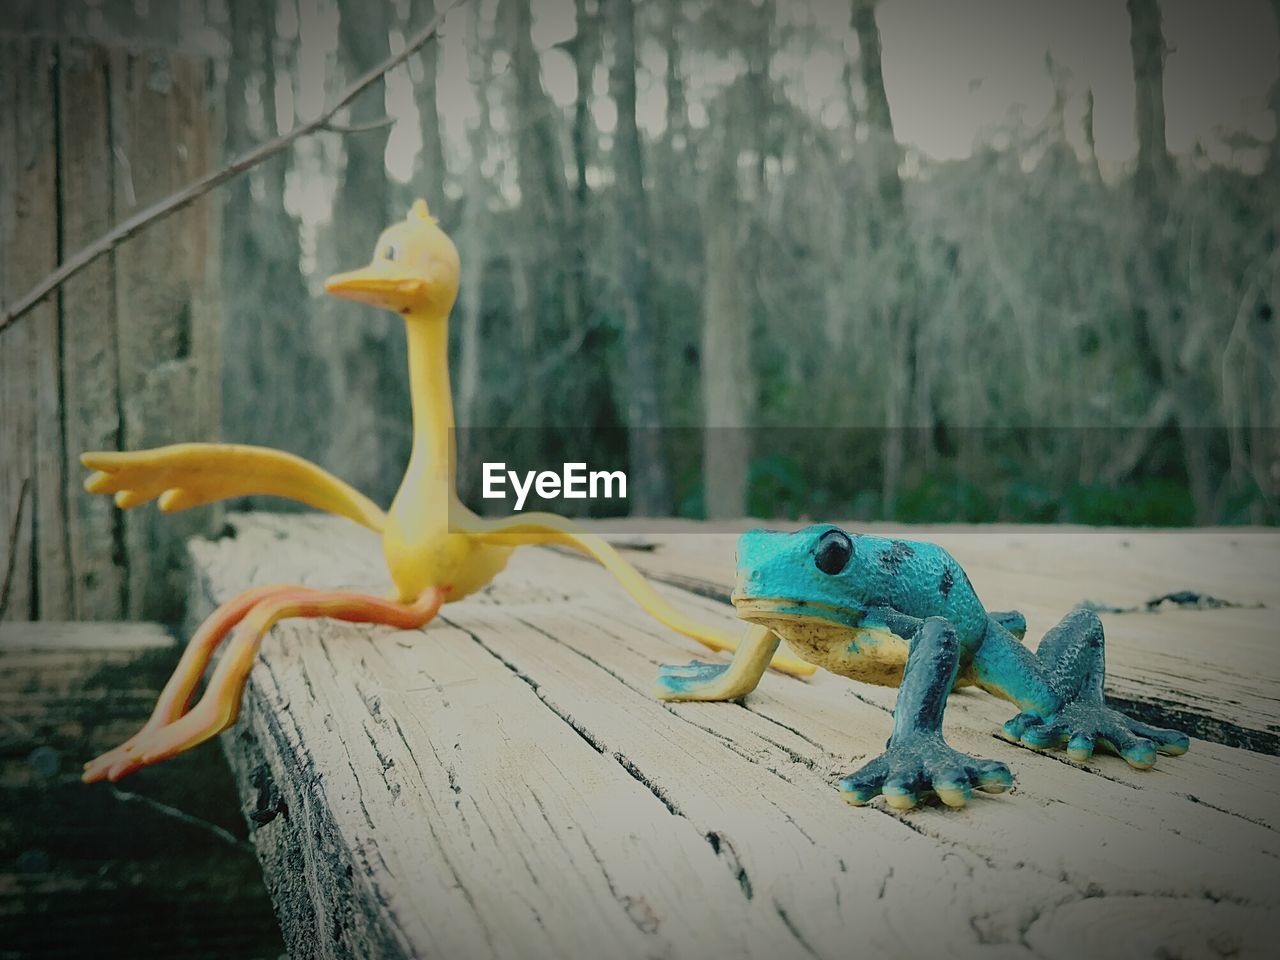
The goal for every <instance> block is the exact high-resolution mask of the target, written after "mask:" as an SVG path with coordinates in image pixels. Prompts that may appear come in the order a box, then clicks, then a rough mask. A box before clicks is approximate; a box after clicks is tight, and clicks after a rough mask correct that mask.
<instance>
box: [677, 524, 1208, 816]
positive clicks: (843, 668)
mask: <svg viewBox="0 0 1280 960" xmlns="http://www.w3.org/2000/svg"><path fill="white" fill-rule="evenodd" d="M733 603H734V606H735V608H736V609H737V613H738V616H740V617H741V618H742V619H743V620H746V621H748V622H749V623H751V624H753V625H754V626H753V628H752V629H751V630H750V631H748V635H747V637H746V638H745V639H744V640H743V642H742V643H741V644H740V645H739V647H738V650H737V652H736V654H735V655H734V658H733V662H732V663H730V664H710V663H700V662H698V661H694V662H693V663H690V664H688V665H684V666H663V667H661V668H660V672H659V675H658V690H657V694H658V696H659V697H660V698H661V699H663V700H735V699H738V698H739V697H743V696H746V694H748V693H750V692H751V691H752V690H754V689H755V687H756V685H757V684H758V683H759V682H760V678H761V676H762V675H763V674H764V671H765V669H766V668H767V666H768V664H769V660H770V658H771V657H772V656H773V653H774V651H775V650H776V649H777V646H778V643H779V640H780V639H782V640H786V641H787V644H788V646H790V647H791V649H792V650H793V651H794V652H795V653H797V654H798V655H799V656H800V657H802V658H803V659H805V660H807V661H809V662H810V663H813V664H816V665H817V666H819V667H824V668H825V669H827V670H830V671H831V672H832V673H837V674H840V675H841V676H845V677H851V678H853V679H855V680H863V681H866V682H868V683H878V684H883V685H886V686H896V687H898V688H899V690H898V699H897V704H896V706H895V708H894V712H893V718H894V719H893V735H892V736H891V737H890V738H889V742H888V744H887V747H886V749H885V752H884V753H882V754H881V755H880V756H878V757H876V758H875V759H874V760H872V761H871V762H870V763H868V764H866V765H865V766H864V767H862V769H860V770H858V771H857V772H855V773H853V774H850V775H849V776H847V777H845V778H844V779H843V780H841V781H840V785H839V786H840V791H841V794H842V795H843V796H844V798H845V799H846V800H848V801H849V802H850V803H853V804H856V805H862V804H865V803H868V802H869V801H870V800H872V799H873V798H875V797H877V796H880V795H883V796H884V798H885V800H886V801H887V802H888V803H889V805H890V806H892V807H895V808H897V809H900V810H909V809H911V808H912V807H914V806H915V805H916V804H917V803H918V802H920V801H921V800H923V799H925V798H927V797H928V796H930V795H933V794H936V795H937V797H938V798H939V799H940V800H941V801H942V802H943V803H945V804H947V805H948V806H953V807H960V806H964V804H965V802H966V801H967V800H968V799H969V798H970V797H971V796H972V794H973V791H974V790H975V789H976V790H982V791H986V792H989V793H1000V792H1003V791H1004V790H1007V789H1008V788H1009V787H1010V786H1011V785H1012V783H1013V776H1012V774H1011V773H1010V772H1009V768H1008V767H1007V766H1006V765H1005V764H1003V763H999V762H996V761H992V760H980V759H977V758H975V757H971V756H968V755H967V754H963V753H961V752H959V751H958V750H954V749H952V748H951V747H950V746H948V745H947V742H946V741H945V740H944V739H943V736H942V716H943V712H944V710H945V708H946V703H947V696H948V695H949V694H950V693H951V691H952V690H954V689H955V688H956V687H957V686H965V685H969V684H974V685H977V686H978V687H981V688H982V689H983V690H986V691H987V692H988V693H992V694H994V695H995V696H997V697H1001V698H1003V699H1005V700H1009V701H1011V702H1013V703H1015V704H1017V706H1018V709H1019V710H1020V711H1021V712H1020V713H1019V714H1018V715H1017V716H1015V717H1014V718H1013V719H1012V720H1010V721H1008V722H1007V723H1006V724H1005V725H1004V727H1003V728H1002V730H1001V732H1000V735H1001V736H1002V737H1003V738H1004V739H1006V740H1008V741H1010V742H1012V743H1021V744H1024V745H1026V746H1028V747H1032V748H1034V749H1037V750H1047V749H1050V748H1054V747H1060V746H1062V745H1063V744H1065V745H1066V750H1067V755H1068V756H1070V757H1071V758H1072V759H1073V760H1077V761H1084V760H1087V759H1089V757H1090V756H1092V754H1093V751H1094V748H1095V747H1100V748H1103V749H1107V750H1110V751H1112V752H1114V753H1118V754H1119V755H1120V756H1121V757H1123V758H1124V759H1125V760H1126V761H1127V762H1128V763H1129V765H1130V766H1133V767H1136V768H1138V769H1147V768H1149V767H1151V766H1152V765H1153V764H1154V763H1155V760H1156V754H1157V753H1165V754H1170V755H1176V754H1181V753H1185V752H1186V750H1187V747H1188V744H1189V741H1188V738H1187V736H1186V735H1185V734H1182V733H1179V732H1178V731H1176V730H1165V729H1161V728H1159V727H1152V726H1148V725H1147V724H1144V723H1140V722H1139V721H1137V720H1134V719H1132V718H1130V717H1128V716H1126V715H1125V714H1123V713H1121V712H1119V711H1118V710H1113V709H1111V708H1110V707H1108V706H1107V703H1106V699H1105V697H1104V696H1103V679H1104V673H1105V669H1106V668H1105V662H1104V657H1103V631H1102V622H1101V620H1099V619H1098V616H1097V614H1096V613H1094V612H1093V611H1092V610H1087V609H1076V610H1073V611H1072V612H1071V613H1069V614H1067V615H1066V616H1065V617H1064V618H1063V619H1062V621H1061V622H1060V623H1059V624H1058V625H1057V626H1055V627H1054V628H1053V629H1052V630H1050V631H1049V632H1048V633H1047V634H1045V636H1044V638H1043V639H1042V640H1041V641H1040V645H1039V647H1038V648H1037V650H1036V652H1035V653H1032V652H1031V651H1030V650H1028V649H1027V648H1026V647H1024V646H1023V645H1022V643H1021V638H1022V636H1023V635H1024V634H1025V632H1026V621H1025V619H1024V618H1023V617H1022V615H1021V614H1019V613H989V612H988V611H987V610H986V608H985V607H983V605H982V602H981V601H980V600H979V599H978V595H977V593H976V592H975V591H974V589H973V586H972V585H971V584H970V583H969V578H968V577H967V576H966V575H965V572H964V570H962V569H961V568H960V564H958V563H957V562H956V561H955V558H953V557H952V556H951V555H950V554H949V553H947V551H945V550H943V549H942V548H941V547H938V546H935V545H934V544H931V543H913V542H911V541H908V540H896V539H885V538H882V537H873V536H860V535H858V534H849V533H846V532H845V531H843V530H841V529H839V528H838V527H834V526H831V525H819V526H813V527H808V528H806V529H804V530H800V531H798V532H796V533H777V532H773V531H768V530H752V531H749V532H748V533H745V534H743V535H742V537H741V538H740V539H739V541H738V569H737V584H736V586H735V589H734V593H733Z"/></svg>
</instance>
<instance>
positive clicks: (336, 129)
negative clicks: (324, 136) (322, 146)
mask: <svg viewBox="0 0 1280 960" xmlns="http://www.w3.org/2000/svg"><path fill="white" fill-rule="evenodd" d="M395 122H396V118H395V117H379V118H378V119H377V120H370V121H368V122H367V123H332V122H331V123H326V124H325V125H324V127H322V129H324V130H327V131H328V132H329V133H368V132H369V131H371V130H381V129H383V128H384V127H389V126H391V125H392V124H393V123H395Z"/></svg>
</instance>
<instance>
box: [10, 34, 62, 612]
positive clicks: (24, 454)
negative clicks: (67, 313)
mask: <svg viewBox="0 0 1280 960" xmlns="http://www.w3.org/2000/svg"><path fill="white" fill-rule="evenodd" d="M53 50H54V47H53V44H52V43H50V42H47V41H29V40H21V39H9V40H6V41H5V48H4V51H3V57H2V59H3V64H0V88H2V89H3V96H4V110H3V111H2V112H3V114H4V119H3V122H4V124H5V127H6V129H5V137H4V143H3V144H0V153H3V154H4V156H5V161H4V165H5V171H4V173H5V177H4V183H5V185H6V188H5V190H4V191H2V192H0V193H2V194H3V196H2V197H0V205H3V206H4V208H5V211H4V216H3V228H4V240H3V245H4V256H3V258H0V259H3V261H4V297H5V298H8V299H12V298H15V297H17V296H20V295H21V294H22V292H24V291H25V290H26V289H27V288H28V287H29V286H30V285H31V284H33V283H35V282H36V281H37V280H39V279H40V278H41V277H42V276H43V275H44V274H45V273H47V272H48V270H49V268H50V266H51V263H52V262H53V258H54V257H56V250H55V249H54V246H53V244H52V237H53V231H54V229H55V224H56V208H55V203H54V180H53V172H52V169H51V167H50V164H51V161H52V131H51V129H50V126H49V124H50V118H51V117H52V115H53V99H52V90H51V86H50V78H49V72H50V69H51V67H52V63H53ZM50 330H53V332H54V333H53V335H54V336H56V332H57V313H56V309H55V305H54V304H53V303H52V302H46V303H43V304H40V305H38V306H37V307H36V308H35V309H34V310H32V312H31V314H30V315H29V316H27V317H26V318H24V323H22V324H15V325H13V326H11V327H10V328H9V329H7V330H6V331H5V332H4V334H3V335H0V390H3V398H2V399H3V409H4V416H3V417H0V451H3V456H0V511H2V515H3V518H4V519H3V520H2V521H0V524H2V525H3V530H4V534H3V536H4V540H3V542H4V544H5V547H4V548H3V549H4V551H5V554H6V556H5V561H6V565H5V567H4V568H3V570H0V575H3V572H4V570H8V569H9V565H10V563H12V571H13V574H12V581H11V585H10V593H9V605H8V608H7V609H6V610H5V611H4V616H5V617H6V618H8V619H23V620H25V619H28V618H29V617H30V616H32V615H33V614H35V613H37V612H38V611H39V609H40V587H41V576H40V569H39V565H38V564H37V563H36V562H35V557H36V555H37V552H38V550H40V549H42V548H43V546H44V545H45V544H46V543H47V542H49V541H47V540H45V539H44V538H41V537H40V534H39V531H40V520H41V519H44V517H45V514H46V513H47V511H48V510H49V499H48V497H47V491H46V496H45V497H44V498H41V497H40V496H39V493H40V491H39V487H40V484H41V482H42V480H44V479H46V477H45V476H44V475H45V473H47V470H46V468H47V461H46V460H45V459H44V458H43V457H42V456H41V455H40V453H39V451H40V447H39V443H40V441H41V440H43V439H44V438H45V436H46V433H47V427H48V422H47V419H45V420H42V419H41V418H40V416H39V415H40V412H41V410H42V404H43V402H44V401H45V399H46V398H47V387H40V386H39V385H38V383H37V377H36V376H35V371H36V370H38V368H39V361H40V359H41V358H42V357H43V352H42V351H44V350H47V347H48V342H49V336H50V333H49V331H50ZM55 389H56V387H55ZM24 487H25V488H26V495H25V504H24V509H23V510H22V511H21V517H20V518H19V509H18V508H19V502H20V500H22V499H23V493H22V491H23V489H24ZM55 489H56V488H55ZM15 520H17V521H18V527H17V532H16V536H15V538H14V546H15V549H14V551H13V554H14V556H12V557H10V556H9V550H8V543H9V536H10V531H11V528H12V525H13V524H14V522H15ZM49 526H50V532H51V533H54V534H56V532H57V531H56V526H57V525H56V523H50V525H49ZM57 558H58V553H57V547H56V545H55V546H54V553H53V555H52V558H51V567H53V566H56V564H57Z"/></svg>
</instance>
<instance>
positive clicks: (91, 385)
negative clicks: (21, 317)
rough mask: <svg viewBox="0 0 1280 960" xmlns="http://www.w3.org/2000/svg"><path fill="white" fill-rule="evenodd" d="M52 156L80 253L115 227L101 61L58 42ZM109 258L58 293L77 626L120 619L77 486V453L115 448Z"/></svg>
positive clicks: (98, 510) (111, 535)
mask: <svg viewBox="0 0 1280 960" xmlns="http://www.w3.org/2000/svg"><path fill="white" fill-rule="evenodd" d="M58 70H59V74H58V93H59V103H60V109H59V111H58V121H59V124H60V127H61V150H60V152H59V163H60V165H61V169H60V174H61V182H60V195H61V216H62V251H63V255H64V256H65V255H67V254H70V253H73V252H75V251H76V250H79V249H80V248H81V247H83V246H85V245H86V244H88V243H89V242H91V241H92V240H95V239H96V238H97V237H99V236H101V235H102V234H104V233H106V232H107V230H108V229H109V228H110V227H111V226H112V225H113V224H114V223H115V215H114V211H113V209H112V192H111V182H112V177H111V169H112V167H113V165H114V163H115V159H114V157H113V156H112V152H111V131H110V129H109V123H108V118H109V116H110V111H109V109H108V83H109V81H108V78H107V56H106V54H105V52H104V51H103V50H102V49H101V48H100V47H97V46H95V45H92V44H87V43H83V42H78V41H65V42H63V43H62V44H61V46H60V48H59V62H58ZM112 283H113V279H112V261H111V258H109V257H108V258H103V259H101V260H99V261H97V262H96V263H92V264H90V265H89V266H88V267H87V268H85V269H84V270H83V271H82V272H81V273H79V274H78V275H76V276H74V277H72V278H71V279H70V280H68V281H67V282H66V283H65V284H64V285H63V287H62V291H61V304H62V328H63V351H62V377H63V408H64V412H65V421H66V458H67V464H68V472H67V476H66V478H65V490H66V498H67V509H68V540H69V544H70V559H71V570H72V576H73V588H74V589H73V604H72V606H73V612H74V615H75V616H76V617H78V618H81V619H85V620H95V619H105V618H108V617H119V616H123V614H124V592H123V591H124V577H125V570H124V564H125V563H126V558H125V553H124V544H123V543H122V542H119V534H120V533H122V527H121V525H120V524H121V520H120V517H119V516H118V514H117V513H116V511H115V506H114V504H113V503H112V502H111V498H110V497H100V496H99V497H93V496H88V495H87V494H85V492H84V489H83V487H82V483H83V481H84V471H83V470H82V469H81V467H80V462H79V457H80V454H81V453H83V452H85V451H86V450H116V449H119V446H120V392H119V383H118V380H117V377H118V374H119V357H118V355H117V353H116V324H117V318H116V315H115V302H114V297H113V295H112Z"/></svg>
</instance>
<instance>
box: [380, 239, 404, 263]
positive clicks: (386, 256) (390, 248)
mask: <svg viewBox="0 0 1280 960" xmlns="http://www.w3.org/2000/svg"><path fill="white" fill-rule="evenodd" d="M399 254H400V251H399V250H398V249H396V245H395V244H394V243H388V244H387V245H386V246H385V247H383V248H382V259H383V260H392V261H394V260H395V258H396V257H397V256H399Z"/></svg>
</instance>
